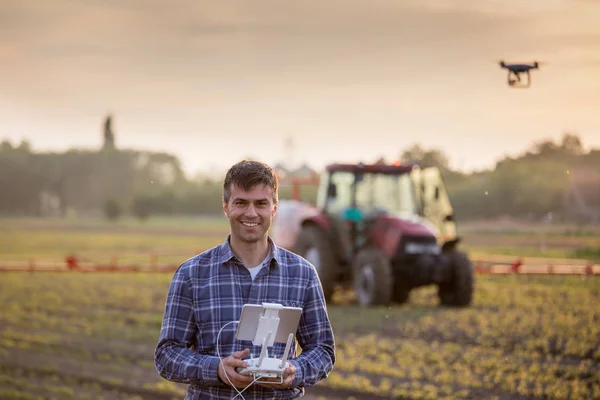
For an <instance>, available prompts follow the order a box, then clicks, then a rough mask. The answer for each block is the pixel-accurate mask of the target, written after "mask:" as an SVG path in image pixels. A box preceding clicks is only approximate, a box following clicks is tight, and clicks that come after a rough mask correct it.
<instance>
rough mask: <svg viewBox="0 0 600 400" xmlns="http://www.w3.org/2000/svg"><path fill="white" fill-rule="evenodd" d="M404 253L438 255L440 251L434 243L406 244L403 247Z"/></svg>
mask: <svg viewBox="0 0 600 400" xmlns="http://www.w3.org/2000/svg"><path fill="white" fill-rule="evenodd" d="M404 251H405V252H406V253H408V254H439V253H440V251H441V250H440V248H439V246H438V245H437V244H435V243H414V242H408V243H406V244H405V245H404Z"/></svg>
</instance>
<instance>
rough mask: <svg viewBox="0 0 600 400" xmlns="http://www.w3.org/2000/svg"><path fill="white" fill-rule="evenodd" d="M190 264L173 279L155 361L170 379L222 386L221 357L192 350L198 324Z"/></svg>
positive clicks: (179, 269) (176, 273)
mask: <svg viewBox="0 0 600 400" xmlns="http://www.w3.org/2000/svg"><path fill="white" fill-rule="evenodd" d="M188 268H189V267H188V266H187V264H183V265H181V266H180V267H179V268H178V269H177V271H176V272H175V274H174V276H173V279H172V281H171V285H170V287H169V292H168V294H167V300H166V304H165V310H164V315H163V320H162V327H161V330H160V337H159V341H158V345H157V346H156V350H155V352H154V364H155V366H156V370H157V371H158V373H159V374H160V376H162V377H163V378H165V379H167V380H169V381H172V382H179V383H186V384H191V383H193V384H195V385H199V386H218V385H221V383H220V381H219V379H218V377H217V369H218V367H219V363H220V360H219V358H218V357H215V356H208V355H203V354H198V353H195V352H194V351H192V350H191V348H193V346H194V343H195V340H196V339H195V338H196V333H197V329H198V327H197V324H196V320H195V318H194V308H193V295H192V289H191V286H190V282H189V278H188V271H189V269H188Z"/></svg>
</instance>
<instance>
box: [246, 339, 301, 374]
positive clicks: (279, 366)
mask: <svg viewBox="0 0 600 400" xmlns="http://www.w3.org/2000/svg"><path fill="white" fill-rule="evenodd" d="M271 335H272V332H270V331H269V332H268V333H267V336H266V337H265V339H264V341H263V344H262V348H261V351H260V356H259V357H258V358H251V359H249V360H247V361H246V363H247V364H248V366H247V367H246V368H236V371H237V372H238V373H239V374H241V375H246V376H253V377H254V378H255V379H256V381H257V382H259V381H261V380H262V379H265V378H271V379H272V378H274V379H279V381H275V382H272V381H269V382H263V383H275V384H277V383H282V382H283V371H284V370H285V369H286V368H287V367H289V365H290V363H289V362H288V361H287V359H288V357H289V354H290V349H291V347H292V342H293V341H294V334H293V333H290V335H289V336H288V340H287V344H286V346H285V351H284V352H283V357H282V358H281V359H279V358H272V357H268V354H267V347H268V346H267V343H269V340H270V337H271Z"/></svg>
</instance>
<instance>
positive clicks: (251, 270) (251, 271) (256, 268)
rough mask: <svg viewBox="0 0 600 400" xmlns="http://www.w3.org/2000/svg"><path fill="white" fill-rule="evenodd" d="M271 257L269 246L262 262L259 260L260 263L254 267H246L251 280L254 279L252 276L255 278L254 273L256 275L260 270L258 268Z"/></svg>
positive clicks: (265, 263)
mask: <svg viewBox="0 0 600 400" xmlns="http://www.w3.org/2000/svg"><path fill="white" fill-rule="evenodd" d="M270 257H271V248H270V247H269V252H268V253H267V256H266V257H265V259H264V260H263V262H261V263H260V264H258V265H257V266H256V267H254V268H248V271H250V276H251V277H252V280H254V278H256V275H258V273H259V272H260V270H261V269H262V268H263V267H264V266H266V265H267V260H268V259H269V258H270Z"/></svg>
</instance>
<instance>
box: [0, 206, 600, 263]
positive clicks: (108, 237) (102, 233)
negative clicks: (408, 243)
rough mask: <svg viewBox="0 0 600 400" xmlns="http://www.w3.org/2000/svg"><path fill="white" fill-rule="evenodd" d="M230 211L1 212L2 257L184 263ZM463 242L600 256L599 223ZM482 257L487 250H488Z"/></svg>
mask: <svg viewBox="0 0 600 400" xmlns="http://www.w3.org/2000/svg"><path fill="white" fill-rule="evenodd" d="M227 233H228V221H227V219H225V217H210V218H183V217H178V218H152V219H150V220H148V221H147V222H144V223H142V222H139V221H138V220H135V219H130V218H129V219H127V218H125V219H121V220H119V221H117V222H109V221H106V220H102V219H51V218H48V219H34V218H0V264H7V265H28V264H29V263H30V262H35V263H42V264H43V263H64V259H65V257H67V256H68V255H72V254H74V255H76V256H77V257H78V259H79V260H81V261H83V262H89V263H101V264H107V263H113V262H116V263H117V264H121V265H131V264H134V265H139V266H146V265H150V264H151V263H157V264H161V265H164V264H180V263H181V262H182V261H185V260H186V259H188V258H189V257H191V256H193V255H195V254H197V253H199V252H200V251H202V250H205V249H208V248H210V247H212V246H214V245H216V244H218V243H220V242H222V241H223V240H224V238H225V236H226V235H227ZM459 233H460V234H461V236H462V237H463V242H462V247H463V249H465V250H466V251H467V252H469V253H470V254H471V255H473V256H477V257H484V256H485V255H490V254H497V255H509V256H515V257H517V256H519V257H554V258H576V259H588V260H592V261H595V262H597V263H600V245H599V243H600V227H598V226H596V227H593V226H589V227H581V226H561V225H557V226H546V225H543V224H516V223H511V224H507V223H505V222H486V223H465V224H462V225H459ZM484 258H485V257H484Z"/></svg>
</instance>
